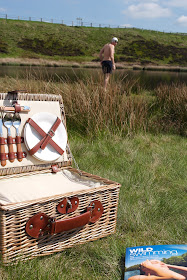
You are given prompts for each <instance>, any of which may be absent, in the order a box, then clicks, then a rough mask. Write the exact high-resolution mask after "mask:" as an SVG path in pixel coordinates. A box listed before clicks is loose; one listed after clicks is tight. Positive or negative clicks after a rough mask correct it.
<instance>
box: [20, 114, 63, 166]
mask: <svg viewBox="0 0 187 280" xmlns="http://www.w3.org/2000/svg"><path fill="white" fill-rule="evenodd" d="M56 119H57V116H55V115H53V114H50V113H46V112H42V113H37V114H35V115H33V116H32V120H33V121H34V122H35V123H36V124H37V125H38V126H39V127H41V129H43V130H44V131H45V132H46V133H48V132H49V131H50V129H51V127H52V126H53V124H54V123H55V121H56ZM42 138H43V137H42V136H41V135H40V134H39V133H38V132H37V131H36V130H35V129H34V128H33V127H32V126H31V125H30V124H29V123H26V125H25V129H24V141H25V145H26V147H27V149H28V150H31V149H32V148H33V147H34V146H35V145H36V144H38V142H39V141H40V140H41V139H42ZM52 140H53V141H54V142H55V143H56V144H57V145H58V146H59V147H60V148H61V149H62V150H63V151H65V149H66V144H67V133H66V129H65V127H64V125H63V123H62V122H61V123H60V125H59V126H58V127H57V129H56V131H55V135H54V136H53V137H52ZM60 156H61V155H60V154H59V153H58V152H57V151H56V150H55V149H54V148H53V147H52V146H51V145H50V144H48V145H47V146H46V148H45V149H44V150H42V149H39V150H38V151H37V152H36V153H35V154H34V155H33V157H35V158H37V159H38V160H41V161H54V160H57V159H58V158H59V157H60Z"/></svg>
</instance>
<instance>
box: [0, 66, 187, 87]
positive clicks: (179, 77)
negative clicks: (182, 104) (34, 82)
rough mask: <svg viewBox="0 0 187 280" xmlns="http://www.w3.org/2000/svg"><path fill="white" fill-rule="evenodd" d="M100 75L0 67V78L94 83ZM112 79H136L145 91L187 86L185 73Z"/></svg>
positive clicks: (124, 74)
mask: <svg viewBox="0 0 187 280" xmlns="http://www.w3.org/2000/svg"><path fill="white" fill-rule="evenodd" d="M100 75H102V73H101V69H87V68H66V67H43V66H0V77H5V76H9V77H13V78H19V79H26V78H28V77H33V78H36V79H42V80H55V81H59V80H61V81H71V82H75V81H78V80H79V79H88V78H90V77H91V78H92V79H93V80H94V81H97V80H98V77H99V76H100ZM112 78H113V79H115V80H116V81H118V80H121V81H122V80H123V81H125V79H137V80H139V83H140V85H141V86H143V87H144V88H146V89H154V88H155V87H156V86H157V85H158V84H160V83H167V84H172V83H174V84H176V83H178V82H179V83H181V82H182V83H185V84H187V72H167V71H143V70H142V71H140V70H118V69H117V70H116V71H115V72H114V73H113V75H112Z"/></svg>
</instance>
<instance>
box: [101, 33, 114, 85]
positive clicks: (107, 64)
mask: <svg viewBox="0 0 187 280" xmlns="http://www.w3.org/2000/svg"><path fill="white" fill-rule="evenodd" d="M117 43H118V39H117V38H116V37H114V38H112V40H111V43H108V44H106V45H104V47H103V48H102V49H101V51H100V53H99V58H100V60H101V65H102V70H103V73H104V90H106V88H107V84H108V81H109V78H110V74H111V73H112V70H115V69H116V66H115V62H114V47H115V46H116V45H117Z"/></svg>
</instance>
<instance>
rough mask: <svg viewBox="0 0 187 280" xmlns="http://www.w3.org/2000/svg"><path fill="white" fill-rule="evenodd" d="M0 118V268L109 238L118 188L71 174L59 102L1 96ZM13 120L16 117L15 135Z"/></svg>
mask: <svg viewBox="0 0 187 280" xmlns="http://www.w3.org/2000/svg"><path fill="white" fill-rule="evenodd" d="M9 112H11V115H10V114H9ZM0 113H1V116H0V148H1V150H0V159H1V165H0V250H1V254H2V259H3V262H4V264H9V263H15V262H17V261H19V260H26V259H31V258H34V257H37V256H43V255H50V254H52V253H54V252H59V251H62V250H64V249H66V248H69V247H72V246H74V245H76V244H82V243H85V242H88V241H92V240H95V239H98V238H101V237H104V236H107V235H109V234H111V233H114V232H115V227H116V216H117V206H118V198H119V188H120V184H118V183H116V182H113V181H110V180H108V179H104V178H101V177H99V176H96V175H92V174H89V173H87V172H84V171H80V170H79V169H78V168H73V167H72V157H73V156H72V153H71V150H70V147H69V143H68V140H67V137H66V136H67V131H66V120H65V113H64V106H63V101H62V97H61V96H60V95H50V94H28V93H25V92H18V91H14V92H9V93H0ZM5 115H8V116H9V118H10V117H11V118H10V120H11V122H12V123H9V124H10V128H8V127H7V126H6V125H7V123H6V122H5V120H6V117H5ZM15 115H19V117H20V118H21V123H20V121H19V122H18V127H17V128H16V125H15V127H14V126H13V125H12V124H15V123H14V121H15V120H14V118H15ZM54 119H55V122H54ZM59 119H60V121H59ZM8 120H9V119H8ZM10 120H9V121H10ZM18 120H19V118H18ZM46 129H47V130H46ZM62 134H64V135H63V137H62V138H63V139H62V138H61V135H62ZM55 137H56V138H55ZM33 142H34V144H33ZM62 142H63V144H62ZM32 145H34V146H33V147H32Z"/></svg>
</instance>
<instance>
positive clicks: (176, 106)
mask: <svg viewBox="0 0 187 280" xmlns="http://www.w3.org/2000/svg"><path fill="white" fill-rule="evenodd" d="M155 96H156V98H157V106H158V111H159V117H158V119H157V125H158V124H159V127H160V130H162V129H163V130H166V128H167V130H169V129H171V130H174V131H177V132H178V133H179V134H184V135H187V86H186V85H184V84H178V85H174V84H173V85H170V86H168V85H160V86H159V87H158V88H157V89H156V91H155ZM158 120H160V121H159V122H158Z"/></svg>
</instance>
